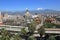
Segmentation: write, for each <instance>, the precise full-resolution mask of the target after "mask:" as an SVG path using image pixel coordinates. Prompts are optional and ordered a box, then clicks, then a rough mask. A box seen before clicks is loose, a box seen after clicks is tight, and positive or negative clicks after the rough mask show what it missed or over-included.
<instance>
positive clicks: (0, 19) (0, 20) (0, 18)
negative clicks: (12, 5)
mask: <svg viewBox="0 0 60 40" xmlns="http://www.w3.org/2000/svg"><path fill="white" fill-rule="evenodd" d="M2 24H3V22H2V14H1V12H0V25H2Z"/></svg>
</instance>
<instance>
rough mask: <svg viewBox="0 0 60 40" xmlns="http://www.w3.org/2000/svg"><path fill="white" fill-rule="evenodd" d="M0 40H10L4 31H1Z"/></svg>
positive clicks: (8, 34)
mask: <svg viewBox="0 0 60 40" xmlns="http://www.w3.org/2000/svg"><path fill="white" fill-rule="evenodd" d="M1 36H2V37H1V40H10V33H9V32H8V31H6V30H5V29H2V30H1Z"/></svg>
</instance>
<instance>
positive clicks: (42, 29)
mask: <svg viewBox="0 0 60 40" xmlns="http://www.w3.org/2000/svg"><path fill="white" fill-rule="evenodd" d="M38 33H39V34H40V36H41V37H42V36H43V35H44V34H45V29H44V27H43V26H42V27H40V28H39V29H38Z"/></svg>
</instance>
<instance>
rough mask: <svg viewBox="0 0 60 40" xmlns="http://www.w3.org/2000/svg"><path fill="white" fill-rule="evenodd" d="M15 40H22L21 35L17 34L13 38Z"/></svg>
mask: <svg viewBox="0 0 60 40" xmlns="http://www.w3.org/2000/svg"><path fill="white" fill-rule="evenodd" d="M13 40H22V38H21V37H20V36H19V34H16V35H14V36H13Z"/></svg>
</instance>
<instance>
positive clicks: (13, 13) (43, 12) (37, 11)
mask: <svg viewBox="0 0 60 40" xmlns="http://www.w3.org/2000/svg"><path fill="white" fill-rule="evenodd" d="M29 12H30V13H31V14H35V13H37V14H45V15H46V14H57V15H60V11H57V10H51V9H43V10H29ZM5 13H8V14H11V15H15V14H20V15H24V14H25V11H15V12H11V11H7V12H6V11H2V14H5Z"/></svg>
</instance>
